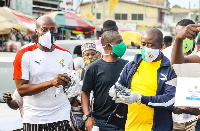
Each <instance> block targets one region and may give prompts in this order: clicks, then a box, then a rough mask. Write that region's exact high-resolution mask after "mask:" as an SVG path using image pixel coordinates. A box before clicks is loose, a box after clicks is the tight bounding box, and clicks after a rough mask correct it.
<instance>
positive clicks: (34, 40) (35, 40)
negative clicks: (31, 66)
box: [21, 32, 38, 49]
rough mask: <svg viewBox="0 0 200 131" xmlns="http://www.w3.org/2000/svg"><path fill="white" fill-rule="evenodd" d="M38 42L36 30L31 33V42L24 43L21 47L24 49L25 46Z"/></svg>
mask: <svg viewBox="0 0 200 131" xmlns="http://www.w3.org/2000/svg"><path fill="white" fill-rule="evenodd" d="M36 43H38V36H37V35H36V33H35V32H34V33H33V34H32V35H31V42H30V43H28V44H26V45H24V46H22V48H21V49H23V48H25V47H27V46H31V45H34V44H36Z"/></svg>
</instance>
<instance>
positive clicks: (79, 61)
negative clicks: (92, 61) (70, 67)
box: [73, 45, 85, 70]
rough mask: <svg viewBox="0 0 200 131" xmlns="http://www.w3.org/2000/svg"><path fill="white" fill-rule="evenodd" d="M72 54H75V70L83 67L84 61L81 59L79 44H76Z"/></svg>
mask: <svg viewBox="0 0 200 131" xmlns="http://www.w3.org/2000/svg"><path fill="white" fill-rule="evenodd" d="M73 53H74V54H76V55H77V57H76V58H74V60H73V61H74V67H75V70H80V69H82V68H83V67H84V65H85V63H84V61H83V58H82V51H81V45H77V46H76V47H75V48H74V52H73Z"/></svg>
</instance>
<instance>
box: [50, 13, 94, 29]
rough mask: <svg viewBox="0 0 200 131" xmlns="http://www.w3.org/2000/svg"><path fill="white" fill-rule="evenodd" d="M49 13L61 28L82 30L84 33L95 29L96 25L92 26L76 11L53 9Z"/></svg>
mask: <svg viewBox="0 0 200 131" xmlns="http://www.w3.org/2000/svg"><path fill="white" fill-rule="evenodd" d="M47 15H49V16H51V17H52V18H54V19H55V21H56V24H57V25H58V26H60V27H61V28H67V29H69V30H74V31H80V32H84V33H86V32H90V31H93V30H94V29H95V27H93V26H90V25H89V24H88V23H87V22H85V21H84V20H83V19H81V18H80V17H79V16H77V15H76V14H74V13H69V12H59V11H52V12H50V13H47Z"/></svg>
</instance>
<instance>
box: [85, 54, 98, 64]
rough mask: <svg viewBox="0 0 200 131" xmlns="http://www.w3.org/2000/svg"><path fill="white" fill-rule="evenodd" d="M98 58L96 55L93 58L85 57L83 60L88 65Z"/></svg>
mask: <svg viewBox="0 0 200 131" xmlns="http://www.w3.org/2000/svg"><path fill="white" fill-rule="evenodd" d="M97 59H98V56H97V57H95V58H93V59H86V58H83V60H84V62H85V64H86V65H90V64H91V63H92V62H94V61H96V60H97Z"/></svg>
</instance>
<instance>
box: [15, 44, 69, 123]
mask: <svg viewBox="0 0 200 131" xmlns="http://www.w3.org/2000/svg"><path fill="white" fill-rule="evenodd" d="M66 68H68V69H70V70H72V69H73V58H72V55H71V54H70V53H69V51H67V50H65V49H62V48H60V47H58V46H55V50H54V51H52V52H44V51H42V50H40V49H39V48H37V45H36V44H34V45H31V46H28V47H26V48H23V49H21V50H20V51H18V53H17V55H16V57H15V61H14V74H13V79H24V80H29V84H39V83H42V82H44V81H49V80H52V79H54V78H55V77H56V75H57V74H61V73H62V70H63V69H66ZM56 89H57V87H50V88H48V89H47V90H45V91H42V92H40V93H38V94H36V95H32V96H24V97H23V111H24V115H23V121H22V122H23V123H30V124H45V123H53V122H57V121H62V120H70V109H71V106H70V103H69V101H68V98H67V96H66V94H65V93H61V94H60V95H57V96H56V97H55V92H56Z"/></svg>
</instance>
